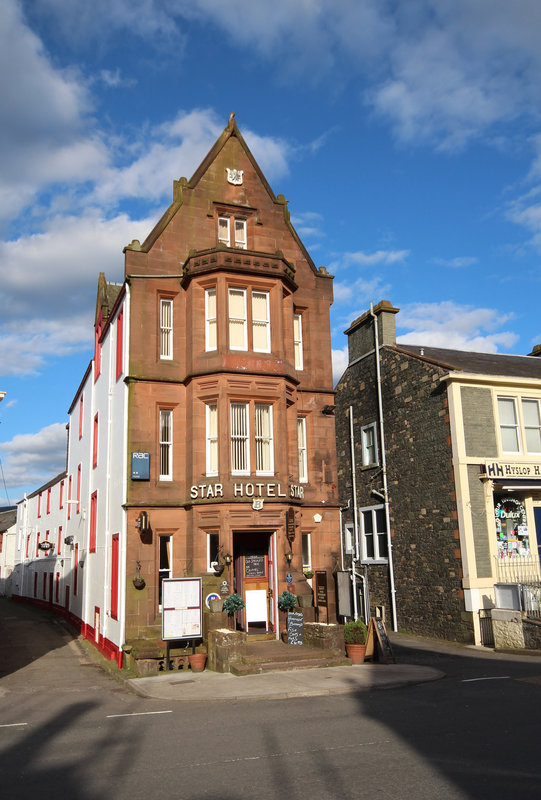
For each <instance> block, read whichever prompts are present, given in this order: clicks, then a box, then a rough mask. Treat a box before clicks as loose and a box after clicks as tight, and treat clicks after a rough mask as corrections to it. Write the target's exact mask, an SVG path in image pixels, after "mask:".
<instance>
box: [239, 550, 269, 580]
mask: <svg viewBox="0 0 541 800" xmlns="http://www.w3.org/2000/svg"><path fill="white" fill-rule="evenodd" d="M244 576H245V577H246V578H266V577H267V568H266V559H265V556H262V555H251V556H244Z"/></svg>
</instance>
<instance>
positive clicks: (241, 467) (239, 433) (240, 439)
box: [231, 403, 250, 475]
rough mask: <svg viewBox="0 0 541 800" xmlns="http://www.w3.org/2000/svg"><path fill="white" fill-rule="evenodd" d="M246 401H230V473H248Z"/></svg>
mask: <svg viewBox="0 0 541 800" xmlns="http://www.w3.org/2000/svg"><path fill="white" fill-rule="evenodd" d="M248 445H249V440H248V403H231V473H232V474H233V475H249V474H250V449H249V446H248Z"/></svg>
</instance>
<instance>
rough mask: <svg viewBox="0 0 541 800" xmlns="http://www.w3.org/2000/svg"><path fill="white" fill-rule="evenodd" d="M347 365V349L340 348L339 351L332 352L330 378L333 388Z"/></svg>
mask: <svg viewBox="0 0 541 800" xmlns="http://www.w3.org/2000/svg"><path fill="white" fill-rule="evenodd" d="M347 365H348V347H347V345H346V346H345V347H342V349H341V350H333V351H332V378H333V386H336V384H337V383H338V381H339V380H340V378H341V377H342V375H343V374H344V372H345V370H346V367H347Z"/></svg>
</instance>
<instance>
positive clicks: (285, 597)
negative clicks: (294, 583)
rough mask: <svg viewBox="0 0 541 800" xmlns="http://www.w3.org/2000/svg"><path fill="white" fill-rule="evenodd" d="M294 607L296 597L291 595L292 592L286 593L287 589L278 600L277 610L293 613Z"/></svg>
mask: <svg viewBox="0 0 541 800" xmlns="http://www.w3.org/2000/svg"><path fill="white" fill-rule="evenodd" d="M296 605H297V595H296V594H293V592H288V591H287V589H286V591H285V592H282V594H281V595H280V597H279V598H278V608H279V609H280V611H293V609H294V608H295V606H296Z"/></svg>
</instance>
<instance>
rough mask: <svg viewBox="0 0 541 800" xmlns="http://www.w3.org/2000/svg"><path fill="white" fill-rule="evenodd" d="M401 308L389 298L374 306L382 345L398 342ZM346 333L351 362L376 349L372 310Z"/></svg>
mask: <svg viewBox="0 0 541 800" xmlns="http://www.w3.org/2000/svg"><path fill="white" fill-rule="evenodd" d="M399 310H400V309H398V308H394V306H393V305H392V304H391V303H390V302H389V300H382V301H381V302H380V303H378V304H377V306H374V308H373V311H374V314H375V315H376V317H377V323H378V337H379V344H380V347H381V345H384V344H388V345H393V344H396V321H395V314H398V312H399ZM345 334H346V336H347V337H348V352H349V363H350V364H351V363H352V362H353V361H356V360H357V359H359V358H362V357H363V356H365V355H367V354H368V353H371V352H372V351H373V350H374V319H373V317H372V315H371V313H370V311H365V313H364V314H363V315H362V316H360V317H358V318H357V319H356V320H355V321H354V322H352V323H351V325H350V326H349V328H348V329H347V331H345ZM540 355H541V354H540Z"/></svg>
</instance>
